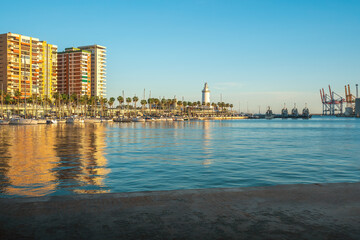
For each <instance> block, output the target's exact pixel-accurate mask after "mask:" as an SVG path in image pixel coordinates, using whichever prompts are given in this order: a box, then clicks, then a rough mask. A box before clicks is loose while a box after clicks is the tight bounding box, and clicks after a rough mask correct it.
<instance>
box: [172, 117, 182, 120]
mask: <svg viewBox="0 0 360 240" xmlns="http://www.w3.org/2000/svg"><path fill="white" fill-rule="evenodd" d="M174 121H184V118H183V117H175V118H174Z"/></svg>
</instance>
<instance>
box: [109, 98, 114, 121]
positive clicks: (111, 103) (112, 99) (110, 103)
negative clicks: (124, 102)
mask: <svg viewBox="0 0 360 240" xmlns="http://www.w3.org/2000/svg"><path fill="white" fill-rule="evenodd" d="M114 102H115V98H113V97H111V98H110V99H109V106H110V117H112V114H111V109H112V106H113V104H114Z"/></svg>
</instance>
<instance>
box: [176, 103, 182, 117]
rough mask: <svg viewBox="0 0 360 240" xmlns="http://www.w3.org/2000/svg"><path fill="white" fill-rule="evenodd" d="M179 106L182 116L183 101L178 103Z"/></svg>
mask: <svg viewBox="0 0 360 240" xmlns="http://www.w3.org/2000/svg"><path fill="white" fill-rule="evenodd" d="M177 105H178V106H179V107H180V111H181V114H182V105H183V102H182V101H178V102H177Z"/></svg>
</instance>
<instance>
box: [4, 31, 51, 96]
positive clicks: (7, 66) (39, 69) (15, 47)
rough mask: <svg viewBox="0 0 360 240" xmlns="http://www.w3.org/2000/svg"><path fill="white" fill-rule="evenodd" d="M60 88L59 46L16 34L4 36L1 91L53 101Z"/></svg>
mask: <svg viewBox="0 0 360 240" xmlns="http://www.w3.org/2000/svg"><path fill="white" fill-rule="evenodd" d="M56 88H57V46H56V45H51V44H48V43H47V42H45V41H40V40H39V39H38V38H33V37H27V36H23V35H20V34H15V33H5V34H0V90H3V91H4V92H7V93H10V94H11V95H12V96H14V95H15V93H16V92H17V91H19V92H20V94H21V95H20V96H21V97H22V98H24V97H25V96H26V97H30V96H34V95H36V96H38V97H43V98H44V97H48V98H51V97H52V95H53V93H55V92H56V90H57V89H56Z"/></svg>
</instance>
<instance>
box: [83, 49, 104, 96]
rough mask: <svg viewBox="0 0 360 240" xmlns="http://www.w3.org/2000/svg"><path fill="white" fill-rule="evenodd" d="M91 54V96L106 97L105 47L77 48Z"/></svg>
mask: <svg viewBox="0 0 360 240" xmlns="http://www.w3.org/2000/svg"><path fill="white" fill-rule="evenodd" d="M79 48H80V49H83V50H87V51H90V52H91V95H92V96H97V97H100V98H102V97H104V98H105V97H106V47H103V46H100V45H91V46H83V47H79Z"/></svg>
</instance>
